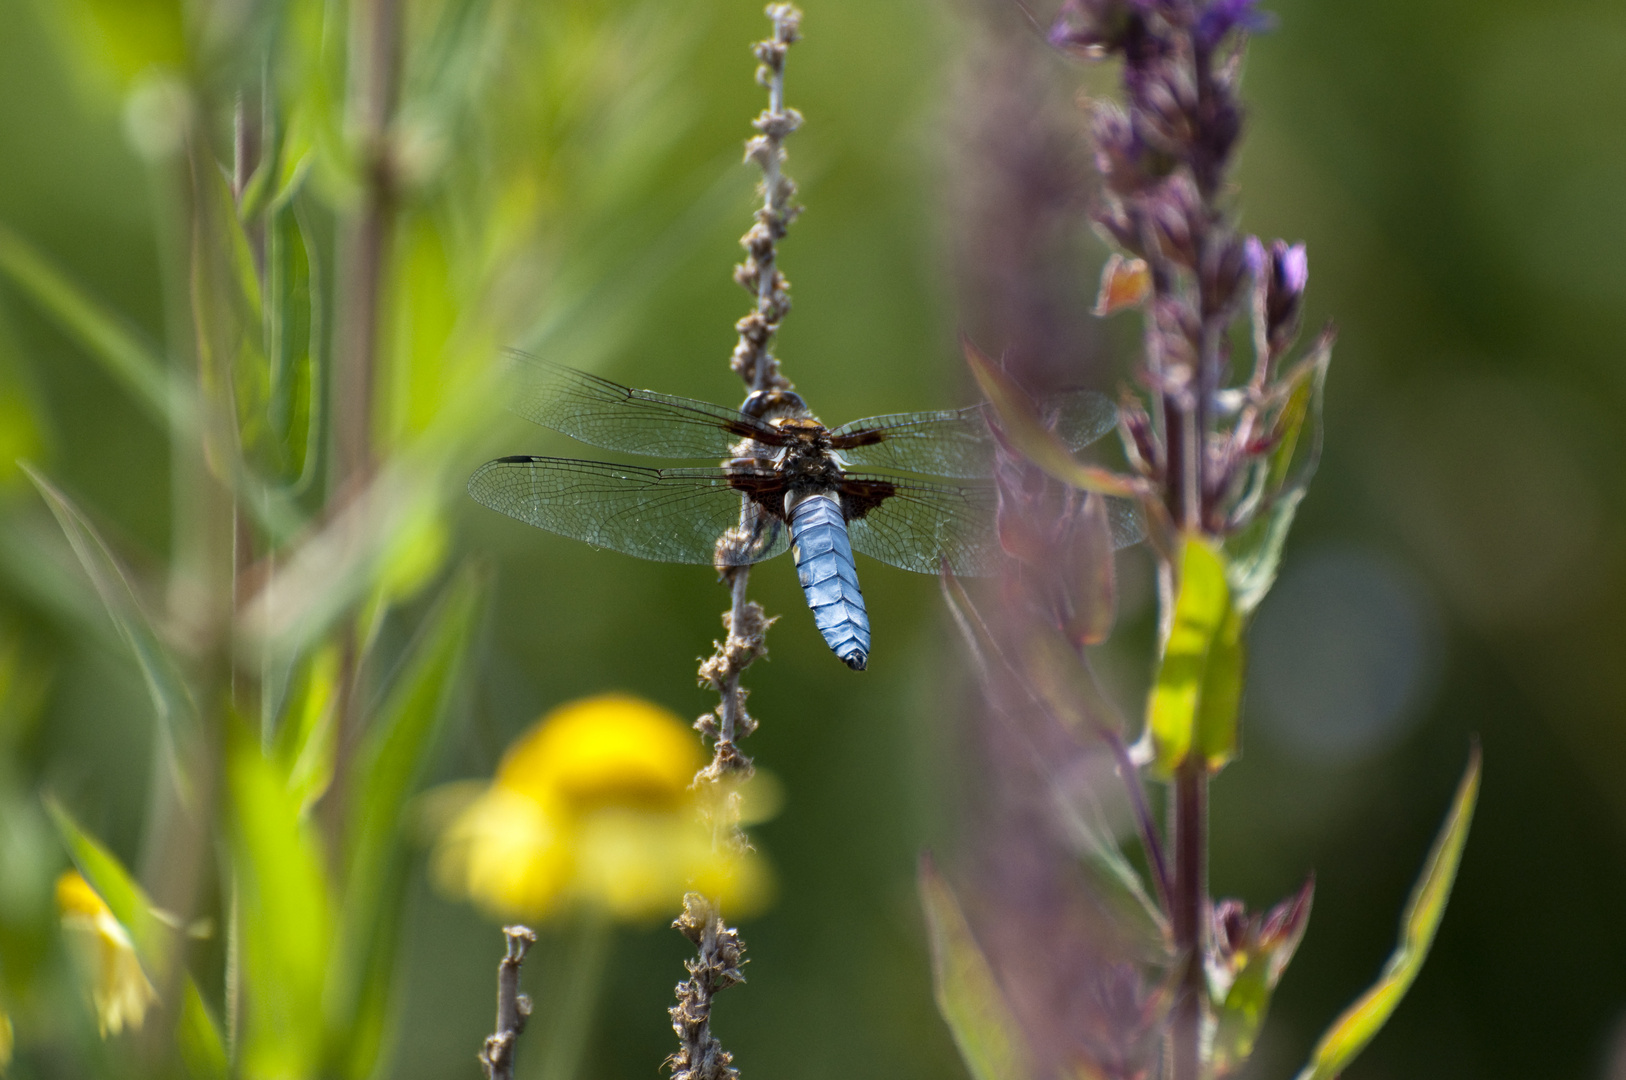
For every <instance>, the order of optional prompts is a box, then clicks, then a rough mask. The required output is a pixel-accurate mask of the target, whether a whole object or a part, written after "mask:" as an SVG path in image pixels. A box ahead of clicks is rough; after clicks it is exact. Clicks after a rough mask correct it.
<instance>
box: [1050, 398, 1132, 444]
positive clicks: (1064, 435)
mask: <svg viewBox="0 0 1626 1080" xmlns="http://www.w3.org/2000/svg"><path fill="white" fill-rule="evenodd" d="M1039 409H1040V414H1041V415H1043V416H1047V417H1050V416H1053V417H1055V424H1056V426H1055V432H1056V434H1057V436H1059V437H1060V439H1061V441H1062V442H1063V443H1065V444H1066V445H1067V449H1069V450H1071V451H1073V452H1074V453H1077V452H1078V451H1080V450H1082V449H1084V448H1085V447H1086V446H1089V445H1090V444H1091V443H1093V442H1095V441H1096V440H1097V439H1099V438H1100V437H1101V436H1103V435H1105V434H1106V433H1107V432H1109V431H1111V430H1112V429H1113V428H1115V427H1117V426H1118V406H1116V405H1114V404H1113V403H1112V399H1111V398H1109V397H1107V396H1106V395H1105V394H1097V393H1096V392H1095V391H1094V390H1064V391H1062V392H1061V393H1058V394H1052V395H1050V396H1049V397H1047V398H1045V399H1044V400H1043V401H1041V402H1040V403H1039Z"/></svg>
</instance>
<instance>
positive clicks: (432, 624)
mask: <svg viewBox="0 0 1626 1080" xmlns="http://www.w3.org/2000/svg"><path fill="white" fill-rule="evenodd" d="M482 591H483V585H482V582H481V580H480V577H479V575H477V574H475V573H473V572H471V571H464V572H462V573H461V574H459V575H458V576H457V577H456V578H454V579H453V580H452V581H451V583H450V584H448V585H447V587H446V591H445V595H443V596H442V597H441V598H440V601H439V603H438V604H437V605H436V608H435V611H434V612H433V613H431V614H430V615H429V617H428V618H427V619H426V620H425V621H424V624H423V626H422V627H421V628H420V630H419V640H418V641H417V643H416V645H415V646H414V648H413V649H412V650H411V651H410V652H409V653H408V654H407V657H406V659H405V661H404V662H403V666H402V670H401V672H400V673H399V675H398V676H397V677H396V679H395V683H394V685H393V686H392V687H391V688H390V690H389V694H388V696H387V697H386V698H385V700H384V703H383V705H382V707H381V708H380V709H379V711H378V713H377V715H376V716H375V718H374V723H373V727H372V729H371V730H370V731H369V732H368V735H367V741H366V743H365V744H364V745H363V746H362V748H361V750H360V752H359V754H358V760H357V764H356V768H355V770H354V774H353V775H354V781H353V782H354V784H355V790H354V793H353V795H352V804H353V808H352V811H351V814H350V824H349V828H348V830H347V834H346V836H347V839H346V848H347V851H346V860H345V861H346V864H347V866H348V874H347V877H346V881H345V889H344V905H343V909H342V912H343V914H342V917H341V919H340V922H339V933H338V939H337V944H336V949H335V954H334V959H333V967H332V970H331V972H330V976H329V982H328V1002H327V1010H326V1011H327V1029H328V1038H329V1045H328V1053H329V1056H330V1059H332V1066H333V1069H334V1071H335V1072H338V1073H342V1074H344V1075H348V1076H354V1077H357V1078H358V1080H359V1078H363V1077H366V1076H369V1075H371V1074H372V1071H373V1068H374V1066H375V1064H376V1062H377V1058H378V1055H379V1052H380V1048H381V1045H382V1042H383V1038H384V1031H385V1024H386V1022H387V1020H388V1014H387V1009H388V1005H389V1003H390V989H391V984H392V979H393V976H394V971H395V958H396V951H397V947H396V940H397V934H398V931H399V928H400V921H401V909H402V905H403V903H404V900H405V889H406V862H407V853H406V850H405V848H406V844H407V835H406V832H407V830H406V828H405V825H404V822H405V807H406V802H407V799H408V797H410V796H411V795H412V793H413V791H414V790H415V788H416V785H417V783H418V781H419V778H420V777H421V775H422V773H423V770H424V767H425V765H426V763H427V761H428V760H429V757H430V755H431V754H432V753H433V752H434V749H435V747H436V745H437V742H438V740H437V734H438V732H439V729H440V726H441V724H442V723H443V721H444V720H445V718H446V716H447V714H448V712H449V711H450V709H449V707H450V705H451V702H452V700H453V695H454V693H455V692H456V690H457V688H458V676H459V673H460V672H461V670H462V664H463V659H464V656H465V654H466V653H467V650H468V642H469V640H470V638H471V637H472V635H473V632H474V621H475V619H476V617H477V616H478V614H479V610H480V597H481V593H482Z"/></svg>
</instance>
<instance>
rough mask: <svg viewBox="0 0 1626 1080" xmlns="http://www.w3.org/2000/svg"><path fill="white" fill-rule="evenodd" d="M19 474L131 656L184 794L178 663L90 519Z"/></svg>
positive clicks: (187, 715) (184, 700)
mask: <svg viewBox="0 0 1626 1080" xmlns="http://www.w3.org/2000/svg"><path fill="white" fill-rule="evenodd" d="M23 470H24V471H25V472H27V474H28V478H29V479H30V480H32V481H33V482H34V486H35V487H37V488H38V489H39V492H40V494H41V495H42V496H43V497H44V499H45V502H46V504H47V505H48V506H49V507H50V508H51V513H52V514H53V515H55V517H56V520H57V523H58V524H59V525H61V526H62V531H63V533H64V534H66V536H67V538H68V544H69V546H70V547H72V548H73V553H74V554H75V555H77V556H78V557H79V562H80V564H81V565H82V566H83V567H84V569H85V573H86V575H87V576H89V578H90V581H91V584H92V585H93V586H95V589H96V594H97V595H98V596H99V597H101V600H102V604H103V605H104V606H105V607H106V608H107V613H108V615H110V616H111V617H112V619H113V625H114V626H115V627H116V628H117V629H118V632H119V636H120V637H121V638H123V639H124V642H125V644H127V645H128V646H129V647H130V651H131V652H132V653H133V654H134V655H135V659H136V664H137V665H138V666H139V667H140V669H141V675H142V678H143V680H144V681H145V682H146V685H147V693H148V696H149V697H151V698H152V703H153V709H154V710H155V711H156V712H157V714H158V721H159V724H158V727H159V735H160V737H161V738H163V739H164V741H165V746H166V752H167V755H168V757H169V759H170V764H171V767H172V768H173V769H174V771H175V778H176V783H177V785H178V787H179V790H180V791H181V793H182V794H183V795H186V794H187V793H188V792H189V790H190V788H189V786H188V781H187V779H186V773H185V771H184V769H183V768H182V755H183V753H184V752H186V751H189V750H190V748H191V747H192V746H193V744H194V741H195V738H196V734H197V731H196V728H197V712H196V708H195V706H194V703H193V701H192V696H191V692H190V691H189V690H188V689H187V686H186V683H185V681H184V680H183V679H182V678H181V675H180V670H179V667H178V665H177V664H176V663H175V662H174V660H173V659H172V658H171V657H170V655H169V651H168V649H167V648H166V647H165V646H164V644H163V642H162V641H161V640H160V639H159V637H158V634H157V631H155V630H154V629H153V625H152V621H151V619H149V618H148V616H147V614H146V612H145V610H144V609H143V608H142V605H141V602H140V600H139V599H138V598H137V595H136V591H135V588H134V587H133V586H132V585H131V584H130V580H129V578H128V577H127V576H126V575H125V573H124V570H123V568H122V567H121V566H120V565H119V562H118V560H117V559H116V558H114V557H113V552H112V550H111V549H110V548H109V547H108V546H107V542H106V541H104V540H103V539H102V537H101V535H100V534H99V533H98V532H97V531H96V529H95V527H94V526H93V525H91V523H90V519H88V518H87V517H85V515H84V514H83V513H82V512H81V511H80V510H79V508H78V507H76V506H75V505H74V504H73V502H72V501H71V500H70V499H69V498H68V497H67V496H66V495H64V494H63V493H62V492H61V491H59V490H57V488H55V487H54V486H52V485H51V483H50V482H49V481H47V480H46V479H45V478H44V477H43V476H41V475H40V474H39V473H37V472H35V471H34V470H33V469H31V468H29V467H28V466H26V465H25V466H23Z"/></svg>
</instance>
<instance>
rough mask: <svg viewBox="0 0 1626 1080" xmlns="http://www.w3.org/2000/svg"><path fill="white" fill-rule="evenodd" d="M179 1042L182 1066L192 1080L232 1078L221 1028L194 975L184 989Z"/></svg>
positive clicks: (177, 1034)
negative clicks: (206, 1003) (211, 1012)
mask: <svg viewBox="0 0 1626 1080" xmlns="http://www.w3.org/2000/svg"><path fill="white" fill-rule="evenodd" d="M175 1043H176V1049H177V1050H178V1051H179V1053H180V1057H181V1064H182V1065H183V1066H185V1068H186V1072H187V1075H188V1076H189V1077H191V1078H192V1080H226V1078H227V1077H229V1076H230V1075H231V1065H230V1062H229V1061H228V1059H227V1056H226V1041H225V1039H224V1038H223V1037H222V1036H221V1034H220V1025H219V1024H217V1023H216V1022H215V1018H214V1017H213V1016H212V1015H210V1013H209V1006H207V1005H205V1004H204V1002H203V994H202V993H201V992H200V991H199V990H198V984H197V983H195V982H193V981H192V979H191V977H190V976H188V977H187V980H186V986H185V987H184V988H183V989H182V997H181V1019H180V1022H179V1024H178V1025H177V1026H176V1029H175Z"/></svg>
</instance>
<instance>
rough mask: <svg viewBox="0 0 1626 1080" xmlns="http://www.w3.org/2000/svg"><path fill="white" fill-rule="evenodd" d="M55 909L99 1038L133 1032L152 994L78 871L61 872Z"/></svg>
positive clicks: (125, 939)
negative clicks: (85, 979) (81, 971)
mask: <svg viewBox="0 0 1626 1080" xmlns="http://www.w3.org/2000/svg"><path fill="white" fill-rule="evenodd" d="M56 906H57V910H58V911H60V912H61V914H62V927H63V929H64V930H65V931H66V932H67V934H68V938H69V940H70V941H71V942H72V943H73V945H74V947H75V949H76V950H77V952H78V955H79V957H80V959H81V961H82V963H83V964H84V967H85V971H86V973H87V975H88V976H89V978H90V997H91V1001H92V1002H93V1003H94V1004H95V1006H96V1022H97V1024H98V1025H99V1026H100V1027H101V1030H102V1038H104V1039H105V1038H106V1037H107V1036H108V1034H109V1033H110V1032H111V1033H112V1034H115V1035H116V1034H118V1033H119V1032H120V1031H122V1030H124V1028H125V1026H126V1025H128V1026H129V1027H130V1029H131V1030H135V1029H136V1028H139V1027H140V1026H141V1022H142V1021H143V1020H145V1019H146V1017H147V1010H148V1009H149V1008H150V1007H151V1006H152V1004H153V1003H154V1002H155V1001H156V1000H157V999H158V994H157V992H155V991H154V990H153V988H152V983H150V982H148V981H147V974H146V972H144V971H142V970H141V961H140V960H139V959H138V958H137V957H136V951H135V945H134V944H132V943H131V941H130V935H129V933H128V932H126V931H125V929H124V927H123V926H121V925H119V921H118V920H117V919H115V918H114V917H113V912H112V911H111V910H110V909H109V908H108V906H107V903H106V901H104V900H103V899H102V898H101V897H100V896H98V895H97V893H96V890H95V889H93V888H91V887H90V882H88V881H86V880H85V879H84V878H83V877H81V876H79V873H78V871H75V870H68V871H64V872H63V874H62V876H61V877H59V878H57V879H56Z"/></svg>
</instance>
